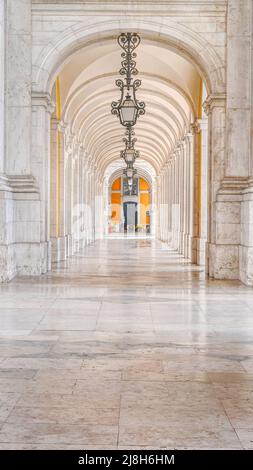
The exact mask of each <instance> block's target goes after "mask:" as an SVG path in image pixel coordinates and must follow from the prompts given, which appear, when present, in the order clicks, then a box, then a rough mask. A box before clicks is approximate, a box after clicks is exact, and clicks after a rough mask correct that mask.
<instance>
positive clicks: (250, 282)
mask: <svg viewBox="0 0 253 470" xmlns="http://www.w3.org/2000/svg"><path fill="white" fill-rule="evenodd" d="M239 256H240V273H239V276H240V280H241V281H242V282H243V283H244V284H246V286H253V247H252V246H240V248H239Z"/></svg>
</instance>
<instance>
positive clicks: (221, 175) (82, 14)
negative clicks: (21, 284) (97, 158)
mask: <svg viewBox="0 0 253 470" xmlns="http://www.w3.org/2000/svg"><path fill="white" fill-rule="evenodd" d="M11 2H12V0H10V3H11ZM220 3H221V2H220ZM89 8H90V7H89V6H87V5H82V6H81V7H80V6H78V7H76V8H74V10H73V11H74V13H73V16H72V17H71V19H70V18H69V17H68V12H67V11H65V10H64V8H62V5H61V4H60V3H59V4H57V5H54V7H52V6H51V5H50V4H49V3H47V4H40V3H39V2H37V1H34V2H33V6H32V2H29V1H28V2H27V4H26V5H25V6H24V5H23V4H22V8H19V5H17V6H16V8H13V10H12V9H9V12H8V17H7V15H6V11H5V9H3V12H1V18H2V17H3V18H4V24H5V26H4V28H2V29H1V37H3V41H2V42H1V44H2V47H3V46H4V44H5V43H6V42H7V41H6V39H8V40H9V41H10V42H9V47H8V49H7V52H6V60H7V61H8V64H9V68H8V70H7V71H6V77H5V84H4V88H3V89H4V91H5V89H6V93H7V94H8V102H7V103H6V104H5V103H4V102H3V101H1V109H4V112H5V113H6V132H5V135H6V155H8V158H5V157H4V158H5V159H4V160H3V162H1V168H3V169H4V177H2V176H1V188H2V191H3V192H6V191H7V192H8V194H9V196H10V198H8V202H6V201H5V200H4V203H3V204H4V211H5V210H6V207H7V205H8V204H11V205H12V206H13V207H15V210H14V212H13V214H14V213H16V212H15V211H16V210H17V209H16V208H19V207H21V202H20V201H21V200H22V207H23V206H24V207H23V209H22V210H23V213H25V214H26V215H25V216H24V221H23V222H24V227H25V228H27V227H28V226H29V231H27V230H26V231H25V230H24V231H23V233H22V235H20V234H19V233H18V231H13V230H12V231H11V232H10V233H9V235H8V236H5V235H4V239H3V244H2V252H3V260H4V262H3V265H2V266H3V269H2V270H3V275H2V278H3V279H10V278H11V277H13V276H14V275H15V274H16V273H17V272H19V273H26V274H27V273H28V274H40V273H42V272H45V271H46V270H47V269H48V268H49V267H50V243H49V199H48V184H49V181H48V175H49V121H50V114H51V112H52V108H51V106H52V102H51V96H50V94H51V89H52V85H53V82H54V80H55V77H56V76H57V74H58V73H59V71H60V70H61V68H62V67H63V64H66V62H67V61H68V60H69V59H70V57H72V56H73V55H75V54H76V53H77V52H78V51H80V49H81V48H83V47H86V46H87V45H88V44H93V45H94V44H102V43H104V42H106V41H108V40H110V38H115V37H116V36H117V34H118V33H119V32H120V31H122V30H130V31H133V30H135V31H138V32H140V33H141V34H142V35H143V37H145V38H146V40H147V41H149V42H150V44H151V43H152V44H154V43H156V44H159V45H161V47H167V48H168V51H174V52H175V53H176V54H178V55H179V56H180V57H184V58H186V59H187V60H188V61H189V62H190V63H192V64H194V67H196V69H197V70H198V72H199V73H200V75H201V76H202V78H203V80H204V81H205V84H206V88H207V92H208V97H207V100H206V103H205V110H206V112H207V113H208V121H209V126H208V127H209V207H208V212H209V236H208V238H209V272H210V275H211V276H214V277H216V278H230V279H236V278H241V279H242V280H243V281H244V282H246V283H248V284H251V283H252V282H253V281H252V279H253V276H252V250H253V245H252V241H251V240H252V225H253V224H251V212H252V211H251V205H252V204H251V196H250V195H251V188H252V178H251V174H252V168H253V165H252V162H251V131H250V130H251V121H252V112H251V107H252V102H251V100H252V98H251V88H250V83H251V75H252V74H251V71H250V72H249V63H250V61H249V57H251V55H252V41H251V33H250V27H249V18H251V13H252V2H250V1H249V0H245V1H244V2H243V5H242V4H241V2H238V1H237V0H229V1H228V2H224V4H221V5H219V7H218V8H217V5H208V7H204V8H203V9H198V10H196V8H197V7H196V5H192V4H191V5H189V6H188V7H187V8H188V10H187V15H186V16H185V12H184V6H183V5H178V6H177V8H176V9H175V10H173V9H172V10H170V11H169V12H167V14H166V15H163V14H161V15H159V14H157V13H156V14H154V11H153V10H152V8H153V7H152V6H149V10H148V11H145V7H144V5H143V4H140V5H138V8H137V11H136V13H138V15H136V16H135V15H131V16H130V15H129V14H128V11H127V8H126V10H125V11H124V14H122V11H120V10H119V9H118V7H115V9H114V11H110V12H109V13H108V11H106V6H105V5H104V4H102V3H101V4H100V6H99V7H98V6H97V7H96V8H97V13H96V15H94V12H92V11H91V10H89ZM77 11H78V15H77V14H76V12H77ZM144 11H145V15H143V14H142V13H143V12H144ZM166 11H167V10H166ZM105 12H106V20H105V16H104V13H105ZM59 13H60V19H59ZM5 15H6V18H7V21H5ZM17 17H18V21H17ZM141 17H143V19H140V18H141ZM207 17H208V21H206V20H204V18H207ZM239 17H240V22H239V23H240V27H238V21H235V18H239ZM66 19H67V20H68V21H69V23H68V25H67V27H65V22H64V21H62V20H66ZM45 22H46V26H47V27H46V28H42V27H41V25H42V24H45ZM59 22H60V24H59ZM205 22H206V24H209V23H210V25H212V27H211V28H210V30H208V29H206V28H205V26H204V23H205ZM208 22H209V23H208ZM13 24H14V25H15V28H14V29H13ZM2 31H3V33H2ZM31 33H33V35H32V36H31ZM31 38H32V39H31ZM21 40H22V41H24V42H25V44H26V47H24V48H23V55H22V58H21V57H19V55H18V53H17V50H18V44H20V41H21ZM31 48H33V57H32V59H31V54H30V51H31ZM238 63H239V64H240V66H239V67H238ZM21 65H22V67H21ZM31 67H32V70H33V72H32V77H31V73H30V72H31ZM225 70H226V74H225ZM235 70H238V77H237V79H236V80H234V79H233V73H234V71H235ZM17 77H18V80H17ZM226 77H227V78H228V80H227V82H226ZM31 89H32V99H31V95H30V90H31ZM20 90H21V91H22V92H20ZM17 96H18V100H17ZM2 103H4V104H2ZM31 109H32V112H31ZM197 124H198V123H197ZM194 127H195V129H196V130H198V126H194ZM74 144H75V142H69V143H68V145H69V146H70V147H71V145H74ZM2 163H3V164H2ZM99 171H100V169H99ZM90 186H91V188H92V181H90ZM17 193H19V194H22V195H23V199H22V198H19V197H17V196H16V194H17ZM164 195H165V196H166V193H164ZM10 201H11V202H10ZM38 214H39V215H38ZM13 217H14V216H13ZM13 217H12V220H11V222H9V221H8V222H7V221H5V222H4V225H3V226H4V229H3V230H4V232H3V233H7V232H6V227H7V226H9V225H10V223H11V224H12V225H13V226H14V225H15V220H14V218H13ZM8 224H9V225H8Z"/></svg>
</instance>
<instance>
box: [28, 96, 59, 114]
mask: <svg viewBox="0 0 253 470" xmlns="http://www.w3.org/2000/svg"><path fill="white" fill-rule="evenodd" d="M32 106H35V107H36V106H43V107H44V108H45V109H46V111H47V112H48V113H49V114H53V113H54V111H55V106H56V105H55V103H54V101H53V100H52V98H51V95H50V94H49V93H44V92H37V91H33V92H32Z"/></svg>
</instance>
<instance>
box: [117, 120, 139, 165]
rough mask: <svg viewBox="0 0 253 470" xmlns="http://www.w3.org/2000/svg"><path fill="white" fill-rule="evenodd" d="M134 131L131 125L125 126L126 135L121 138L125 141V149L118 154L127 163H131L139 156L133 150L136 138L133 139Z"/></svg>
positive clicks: (137, 152)
mask: <svg viewBox="0 0 253 470" xmlns="http://www.w3.org/2000/svg"><path fill="white" fill-rule="evenodd" d="M133 136H134V131H133V129H132V128H131V127H128V128H127V131H126V137H125V138H124V139H123V142H124V143H125V149H124V150H122V151H121V152H120V156H121V157H122V158H124V160H125V162H126V164H127V165H133V164H134V162H135V159H136V158H138V157H139V155H140V153H139V151H138V150H135V148H134V144H135V142H136V140H137V139H133V138H132V137H133Z"/></svg>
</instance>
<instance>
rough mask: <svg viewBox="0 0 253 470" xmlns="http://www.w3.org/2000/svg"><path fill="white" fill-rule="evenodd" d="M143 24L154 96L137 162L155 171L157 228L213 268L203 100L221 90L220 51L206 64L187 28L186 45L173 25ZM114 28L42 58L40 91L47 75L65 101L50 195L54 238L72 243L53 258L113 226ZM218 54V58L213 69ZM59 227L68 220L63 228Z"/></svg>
mask: <svg viewBox="0 0 253 470" xmlns="http://www.w3.org/2000/svg"><path fill="white" fill-rule="evenodd" d="M153 26H154V25H153ZM128 29H129V30H131V29H133V26H132V25H131V26H129V28H128ZM137 30H138V32H139V33H140V35H141V38H142V42H141V45H140V47H139V50H138V69H139V71H140V78H141V80H142V87H141V89H140V92H139V98H140V99H143V100H144V101H145V102H146V103H147V112H146V114H145V116H144V117H143V118H142V119H140V120H139V122H138V123H137V125H136V129H135V130H136V136H137V138H138V149H139V150H140V153H141V158H140V160H139V162H138V167H139V169H140V171H144V172H145V171H146V172H148V173H150V169H152V170H151V173H152V213H154V214H155V216H154V217H153V221H152V234H155V235H156V237H157V238H158V239H160V240H162V241H163V242H165V243H168V244H170V245H171V246H172V247H173V249H175V250H177V251H178V252H179V253H180V254H182V255H183V256H184V257H186V258H188V259H190V260H191V261H192V262H193V263H198V264H200V265H205V264H206V246H207V240H208V238H209V240H208V241H210V240H211V236H210V233H211V232H212V229H211V222H212V217H211V210H212V204H213V202H212V189H208V178H209V176H210V175H209V174H208V153H209V149H208V142H209V139H208V117H207V115H206V114H205V112H204V111H203V110H202V104H203V101H204V100H205V98H206V96H207V94H208V93H210V92H212V91H213V90H214V91H215V90H218V89H219V90H221V89H222V87H223V81H222V70H221V67H220V64H218V63H219V58H218V57H216V56H215V53H214V54H211V55H210V57H209V59H210V60H209V64H208V63H207V61H206V59H207V56H209V54H210V51H207V53H206V55H205V54H203V53H202V54H199V51H198V54H197V51H196V50H194V47H193V42H192V38H191V39H189V41H188V42H187V43H185V42H184V41H185V39H184V40H183V33H182V31H181V32H180V34H181V39H180V41H182V42H180V47H179V43H178V42H177V41H175V38H174V39H173V37H172V36H171V33H172V31H171V30H170V33H169V34H168V36H167V37H166V34H164V35H163V34H160V35H158V34H157V33H156V32H154V31H152V32H151V31H147V30H145V28H144V29H143V30H140V29H139V28H137ZM115 33H116V31H114V33H109V32H108V31H105V33H104V35H103V37H102V38H101V35H100V37H99V39H98V37H97V38H96V34H94V33H91V32H90V31H88V32H85V33H83V34H84V37H83V39H82V40H80V43H79V45H78V47H77V45H76V43H75V44H74V43H73V40H72V39H71V38H70V39H69V40H68V41H66V47H65V50H64V51H62V52H61V53H59V50H58V49H57V50H58V53H57V57H56V51H52V54H50V60H49V56H48V54H47V56H45V57H44V58H43V56H42V57H41V62H42V64H43V67H41V68H40V67H38V68H36V71H37V72H36V80H35V85H34V86H35V88H36V86H39V83H40V82H41V84H42V83H43V81H44V86H46V88H47V90H48V91H49V92H50V95H51V96H52V93H53V91H54V89H55V90H58V99H59V102H60V105H61V106H60V116H59V119H58V123H57V130H56V134H57V136H58V137H56V138H55V139H54V141H55V142H54V145H53V146H52V145H51V155H50V161H51V162H52V159H55V160H56V164H55V165H52V163H51V169H52V168H53V171H54V172H55V173H56V176H55V177H54V175H53V174H51V181H52V179H56V181H57V183H56V188H57V190H56V192H55V193H54V194H53V193H52V192H51V196H52V194H53V198H55V201H52V200H51V201H50V204H49V205H50V207H54V208H55V209H54V210H55V211H57V214H55V219H56V220H57V221H58V228H57V229H56V233H58V237H56V238H63V240H60V241H59V240H51V241H52V246H54V245H55V246H56V251H57V250H58V251H59V250H61V248H59V247H62V246H63V247H64V248H63V253H62V254H59V253H56V255H53V258H52V259H55V260H59V259H65V257H67V256H68V255H69V254H73V253H74V252H76V251H77V250H79V249H80V248H82V247H83V246H85V245H86V244H89V243H90V242H92V241H94V240H96V239H97V238H101V237H102V236H103V235H104V234H105V233H107V230H105V226H106V224H107V225H108V213H109V209H108V205H110V204H111V201H110V197H109V195H108V191H109V186H108V181H109V178H110V177H111V175H112V169H113V168H114V167H115V168H117V169H118V170H119V168H120V167H121V171H122V164H121V162H120V158H119V154H120V150H122V137H123V135H122V130H121V129H120V126H119V123H118V122H117V120H116V119H115V117H114V116H112V115H111V114H110V103H111V101H112V100H113V99H115V98H116V96H117V90H116V88H115V79H116V78H117V77H118V70H119V64H120V51H119V50H118V47H117V42H116V37H117V35H116V34H115ZM174 33H175V31H173V34H174ZM80 34H81V33H80ZM86 34H87V38H85V35H86ZM196 41H197V37H195V43H194V44H195V48H197V49H198V48H200V47H202V46H203V44H200V43H199V44H198V46H197V43H196ZM198 41H199V38H198ZM183 44H185V47H183ZM186 44H187V46H186ZM200 55H201V57H200ZM197 56H198V60H197V59H196V58H197ZM53 57H54V59H55V62H54V63H53V62H52V61H53ZM45 61H46V62H45ZM210 61H211V62H212V63H214V62H215V61H217V63H216V66H218V65H219V68H217V67H216V69H215V72H213V73H211V72H210V70H209V69H210V63H211V62H210ZM46 63H47V65H46ZM48 68H50V70H48V73H45V70H46V69H48ZM36 83H37V85H36ZM48 87H49V89H48ZM222 106H223V103H222ZM51 121H52V120H51ZM51 124H52V122H51ZM53 132H54V131H53ZM59 134H62V137H59ZM51 137H52V131H51ZM51 142H52V140H51ZM59 142H62V146H61V144H59ZM60 162H62V163H60ZM211 165H212V162H210V165H209V167H211ZM147 168H148V170H147ZM108 169H109V170H108ZM110 169H111V170H110ZM51 186H52V185H51ZM62 188H64V189H62ZM153 188H154V190H153ZM209 196H210V201H209V203H208V200H207V199H208V197H209ZM115 197H116V196H115ZM123 212H124V210H123ZM51 213H52V211H51ZM61 218H64V223H62V220H61ZM51 221H52V217H51ZM209 222H210V223H209ZM208 223H209V229H208V228H207V227H208ZM114 225H115V224H114ZM137 225H138V224H137ZM60 227H66V229H65V230H63V233H62V234H60ZM208 230H209V232H208ZM59 234H60V235H59ZM52 253H54V249H52Z"/></svg>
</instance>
